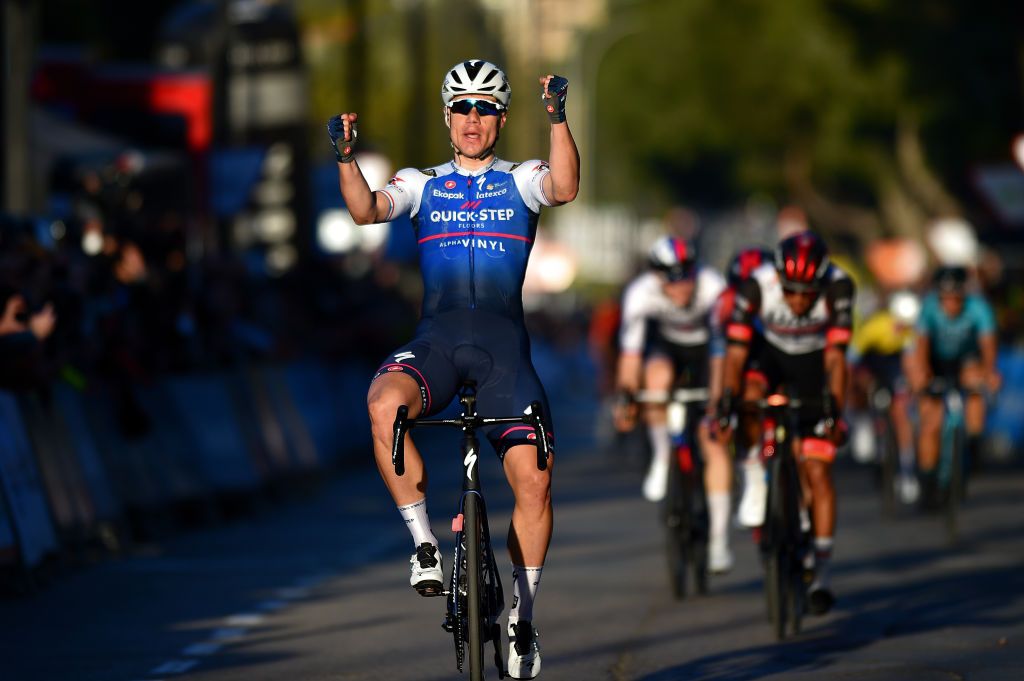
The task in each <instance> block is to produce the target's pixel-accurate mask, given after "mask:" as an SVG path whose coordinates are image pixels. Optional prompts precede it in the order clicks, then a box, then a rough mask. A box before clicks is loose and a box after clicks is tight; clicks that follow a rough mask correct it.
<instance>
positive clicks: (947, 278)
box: [932, 265, 967, 294]
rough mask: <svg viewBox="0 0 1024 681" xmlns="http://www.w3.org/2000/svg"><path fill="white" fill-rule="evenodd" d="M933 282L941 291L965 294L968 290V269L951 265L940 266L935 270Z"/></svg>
mask: <svg viewBox="0 0 1024 681" xmlns="http://www.w3.org/2000/svg"><path fill="white" fill-rule="evenodd" d="M932 283H933V284H934V285H935V288H936V289H938V291H939V292H940V293H957V294H963V293H964V292H965V291H966V290H967V270H966V269H965V268H963V267H956V266H949V265H946V266H943V267H940V268H939V269H937V270H935V275H934V276H933V277H932Z"/></svg>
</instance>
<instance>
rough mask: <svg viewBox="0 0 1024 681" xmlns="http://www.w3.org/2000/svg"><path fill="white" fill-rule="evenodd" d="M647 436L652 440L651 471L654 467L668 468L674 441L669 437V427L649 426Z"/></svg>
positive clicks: (661, 424)
mask: <svg viewBox="0 0 1024 681" xmlns="http://www.w3.org/2000/svg"><path fill="white" fill-rule="evenodd" d="M647 435H648V436H649V437H650V438H651V470H653V469H654V467H655V466H656V465H657V466H662V467H666V466H668V457H669V454H671V453H672V440H671V438H669V435H668V425H667V424H664V423H655V424H651V425H649V426H647Z"/></svg>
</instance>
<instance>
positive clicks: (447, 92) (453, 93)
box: [441, 59, 512, 109]
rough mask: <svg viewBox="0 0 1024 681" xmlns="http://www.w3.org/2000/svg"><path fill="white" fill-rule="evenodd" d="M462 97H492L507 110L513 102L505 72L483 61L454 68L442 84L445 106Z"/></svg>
mask: <svg viewBox="0 0 1024 681" xmlns="http://www.w3.org/2000/svg"><path fill="white" fill-rule="evenodd" d="M462 95H491V96H493V97H494V98H495V99H496V100H498V104H501V105H502V106H503V107H505V108H506V109H507V108H508V105H509V102H511V101H512V88H511V87H510V86H509V84H508V78H506V77H505V72H504V71H502V70H501V69H499V68H498V67H497V66H495V65H494V64H492V63H491V62H489V61H484V60H483V59H470V60H469V61H464V62H462V63H461V64H456V65H455V66H453V67H452V68H451V69H450V70H449V71H448V74H447V75H446V76H445V77H444V82H443V83H442V84H441V99H442V100H443V101H444V105H445V106H449V105H450V104H451V103H452V100H453V99H455V98H456V97H459V96H462Z"/></svg>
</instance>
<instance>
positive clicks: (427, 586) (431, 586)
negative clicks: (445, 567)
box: [413, 582, 444, 598]
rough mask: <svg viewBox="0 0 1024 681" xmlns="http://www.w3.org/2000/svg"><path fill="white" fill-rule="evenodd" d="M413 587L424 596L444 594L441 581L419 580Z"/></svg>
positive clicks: (430, 596)
mask: <svg viewBox="0 0 1024 681" xmlns="http://www.w3.org/2000/svg"><path fill="white" fill-rule="evenodd" d="M413 588H414V589H416V593H418V594H419V595H420V596H423V597H425V598H432V597H434V596H443V595H444V586H442V584H441V582H420V583H419V584H417V585H416V586H414V587H413Z"/></svg>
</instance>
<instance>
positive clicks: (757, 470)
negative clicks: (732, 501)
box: [736, 460, 768, 527]
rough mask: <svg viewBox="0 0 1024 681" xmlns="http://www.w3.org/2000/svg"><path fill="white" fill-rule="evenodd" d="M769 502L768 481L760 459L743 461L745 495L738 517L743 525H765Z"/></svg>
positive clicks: (742, 498) (741, 500) (741, 499)
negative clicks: (766, 507)
mask: <svg viewBox="0 0 1024 681" xmlns="http://www.w3.org/2000/svg"><path fill="white" fill-rule="evenodd" d="M766 503H768V482H767V481H766V480H765V472H764V466H763V465H762V464H761V462H760V461H756V460H755V461H744V462H743V496H742V497H741V498H740V504H739V510H738V511H737V513H736V518H737V520H738V521H739V523H740V525H742V526H743V527H760V526H761V525H764V511H765V504H766Z"/></svg>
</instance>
